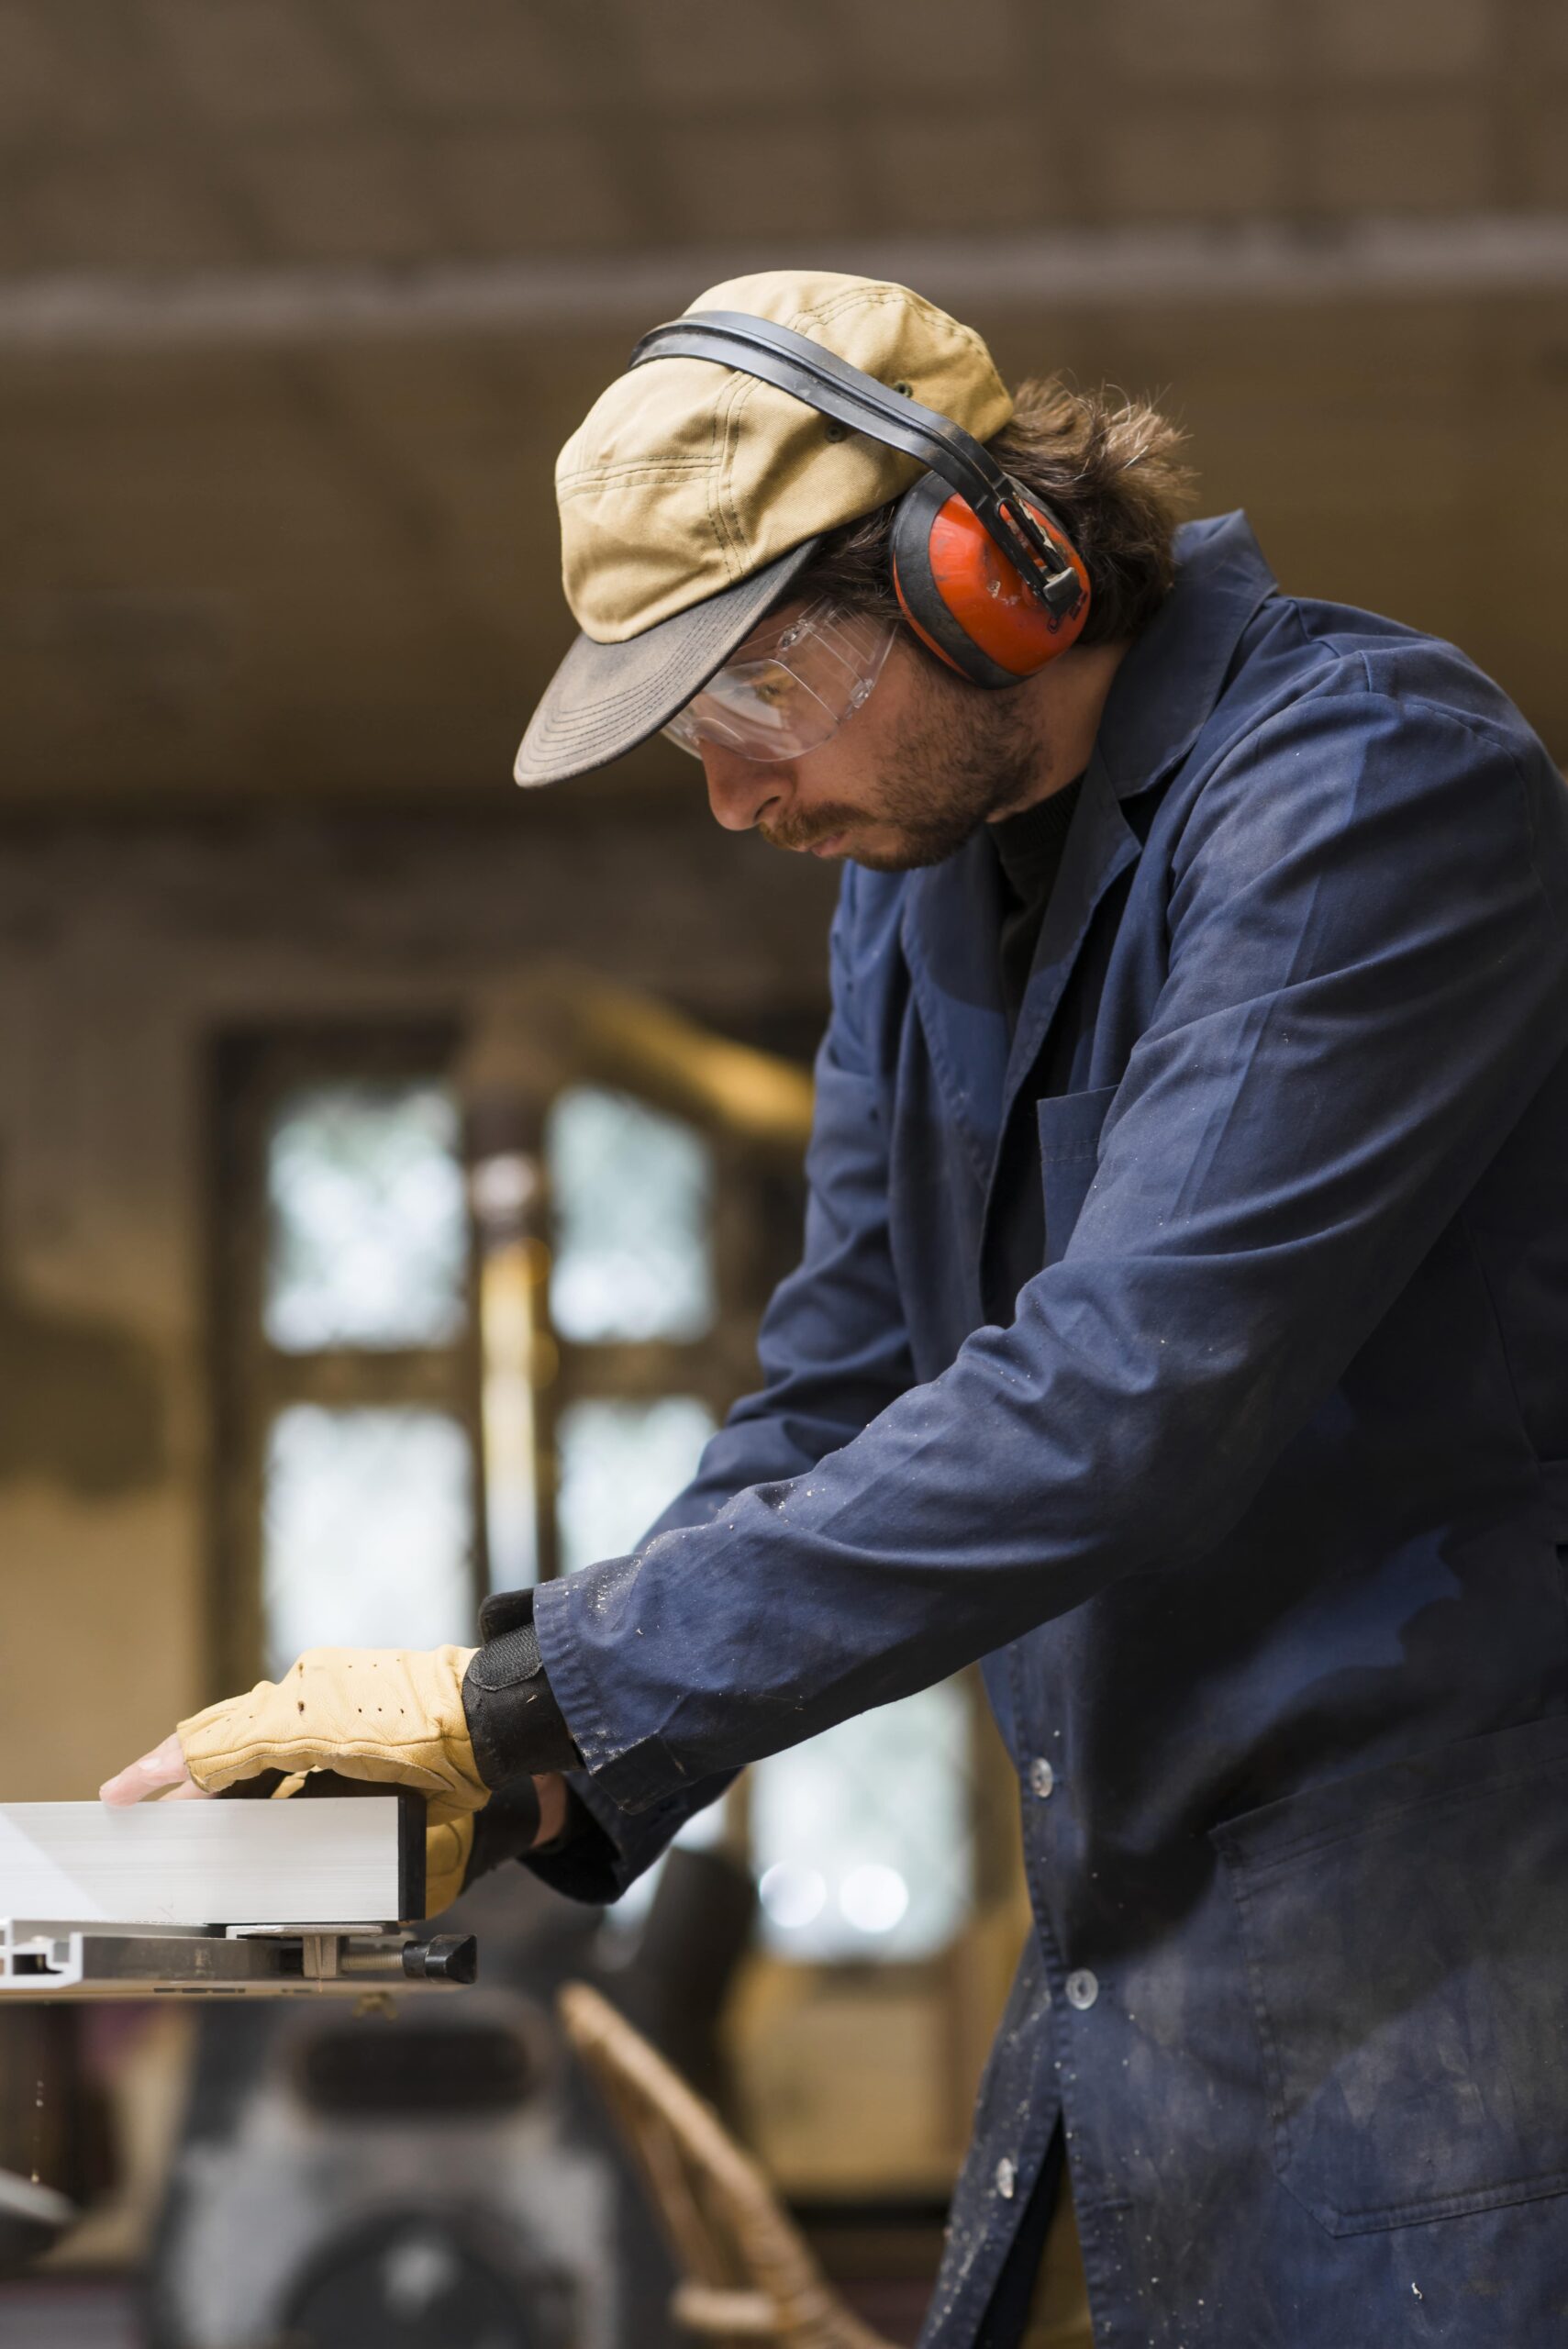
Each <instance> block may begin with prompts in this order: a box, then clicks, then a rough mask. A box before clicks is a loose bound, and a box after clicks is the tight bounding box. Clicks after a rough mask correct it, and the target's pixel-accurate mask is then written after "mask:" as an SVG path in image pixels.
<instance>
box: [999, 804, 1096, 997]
mask: <svg viewBox="0 0 1568 2349" xmlns="http://www.w3.org/2000/svg"><path fill="white" fill-rule="evenodd" d="M1083 780H1084V778H1083V776H1082V775H1079V776H1078V777H1077V778H1076V780H1075V781H1073V782H1072V783H1070V784H1067V785H1065V786H1064V787H1063V788H1062V790H1061V791H1053V792H1052V793H1051V796H1050V798H1049V799H1037V800H1036V802H1035V804H1034V806H1033V807H1024V808H1020V809H1019V811H1018V814H1017V815H1016V816H1005V817H1004V818H1002V820H1001V822H1000V823H996V824H992V825H991V826H990V827H989V828H988V829H989V830H990V834H991V838H992V840H993V841H994V842H995V849H996V861H997V863H999V864H1000V866H1001V868H1002V935H1001V941H1000V953H1001V965H1002V997H1003V1000H1004V1002H1005V1003H1006V1007H1007V1026H1008V1028H1009V1029H1016V1028H1017V1026H1018V1013H1019V1012H1020V1010H1021V1009H1022V1008H1023V1000H1024V990H1025V989H1026V987H1027V986H1028V985H1029V972H1030V970H1031V969H1032V968H1033V966H1034V958H1035V950H1036V948H1037V947H1038V946H1039V944H1040V924H1041V923H1042V922H1043V921H1044V919H1045V908H1046V906H1047V904H1048V903H1049V901H1050V897H1051V890H1052V889H1053V888H1054V887H1055V885H1056V876H1057V874H1058V873H1059V872H1060V871H1061V869H1062V851H1063V849H1064V848H1065V847H1066V845H1067V831H1068V827H1069V826H1070V825H1071V823H1072V821H1073V809H1074V807H1077V805H1078V794H1079V791H1080V789H1081V787H1082V785H1083Z"/></svg>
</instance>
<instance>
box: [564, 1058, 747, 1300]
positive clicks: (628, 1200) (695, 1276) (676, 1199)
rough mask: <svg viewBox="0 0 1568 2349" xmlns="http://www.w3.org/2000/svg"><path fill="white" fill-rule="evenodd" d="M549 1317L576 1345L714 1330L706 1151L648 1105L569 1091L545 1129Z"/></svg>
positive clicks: (621, 1096)
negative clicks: (551, 1259) (551, 1224)
mask: <svg viewBox="0 0 1568 2349" xmlns="http://www.w3.org/2000/svg"><path fill="white" fill-rule="evenodd" d="M545 1146H546V1152H547V1154H548V1157H549V1162H550V1187H551V1191H552V1194H553V1197H554V1199H555V1267H554V1273H553V1275H552V1278H551V1282H550V1312H551V1315H552V1316H553V1319H554V1321H555V1327H556V1330H557V1333H558V1335H559V1336H561V1337H562V1338H563V1339H566V1340H567V1341H570V1342H571V1343H573V1344H575V1345H596V1344H605V1343H616V1342H621V1343H627V1342H629V1343H636V1342H638V1341H646V1340H649V1339H662V1340H663V1341H666V1342H670V1343H674V1344H684V1343H689V1342H690V1341H693V1340H694V1339H697V1338H701V1337H704V1336H706V1333H707V1331H708V1330H710V1329H711V1328H712V1326H713V1320H714V1311H715V1297H714V1268H713V1152H712V1151H711V1149H710V1148H709V1147H708V1145H707V1143H706V1141H705V1140H704V1139H703V1137H702V1135H701V1134H699V1133H697V1132H696V1131H695V1130H694V1129H693V1128H692V1127H690V1126H688V1125H684V1124H683V1123H682V1122H681V1121H680V1119H676V1118H669V1117H664V1116H662V1114H661V1113H660V1112H659V1111H658V1110H656V1109H651V1108H649V1107H648V1105H647V1104H646V1103H645V1102H641V1101H637V1100H634V1099H633V1098H632V1097H631V1096H630V1095H628V1094H625V1093H609V1092H606V1091H604V1090H602V1089H601V1088H600V1087H598V1086H596V1085H574V1086H572V1087H571V1088H569V1089H568V1090H567V1091H565V1092H563V1093H562V1094H560V1095H559V1096H558V1097H557V1098H556V1101H555V1103H554V1105H553V1107H552V1108H551V1110H550V1121H549V1127H548V1130H547V1133H546V1142H545Z"/></svg>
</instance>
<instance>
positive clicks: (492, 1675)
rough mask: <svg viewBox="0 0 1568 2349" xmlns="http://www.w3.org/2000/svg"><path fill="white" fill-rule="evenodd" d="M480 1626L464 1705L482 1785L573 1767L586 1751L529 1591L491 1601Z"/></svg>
mask: <svg viewBox="0 0 1568 2349" xmlns="http://www.w3.org/2000/svg"><path fill="white" fill-rule="evenodd" d="M498 1600H499V1601H500V1602H502V1603H500V1604H498V1603H497V1601H498ZM479 1628H480V1631H482V1632H483V1633H484V1635H485V1637H484V1646H483V1647H482V1648H479V1649H477V1650H476V1651H475V1653H474V1654H473V1659H472V1661H471V1662H470V1664H469V1667H468V1670H467V1672H466V1673H465V1674H464V1675H463V1683H462V1709H463V1712H464V1714H465V1715H466V1716H467V1720H468V1734H469V1738H470V1740H471V1742H472V1743H473V1759H474V1762H475V1764H476V1765H477V1766H478V1770H479V1775H480V1776H481V1777H482V1778H483V1779H484V1783H485V1785H486V1786H487V1787H492V1788H495V1787H509V1786H510V1785H511V1784H512V1783H513V1782H514V1781H515V1780H517V1779H519V1778H528V1777H538V1776H540V1775H541V1774H542V1773H543V1772H545V1771H547V1770H575V1769H576V1768H577V1767H578V1766H579V1765H580V1763H581V1759H582V1757H581V1755H580V1754H579V1753H578V1751H577V1748H576V1747H575V1746H574V1745H573V1742H572V1732H571V1731H570V1730H569V1729H568V1728H567V1726H566V1722H565V1719H564V1717H563V1715H562V1710H561V1708H560V1706H559V1705H558V1704H557V1703H556V1701H555V1698H554V1697H553V1696H552V1695H551V1693H550V1682H549V1680H548V1679H547V1678H546V1676H545V1669H544V1664H543V1662H542V1660H541V1659H540V1656H539V1641H538V1639H537V1637H536V1636H535V1632H534V1626H533V1593H532V1591H529V1590H517V1591H505V1592H500V1593H498V1594H497V1595H496V1598H489V1599H486V1600H485V1602H484V1607H483V1608H482V1609H480V1616H479ZM483 1815H484V1814H483V1813H481V1816H482V1817H483Z"/></svg>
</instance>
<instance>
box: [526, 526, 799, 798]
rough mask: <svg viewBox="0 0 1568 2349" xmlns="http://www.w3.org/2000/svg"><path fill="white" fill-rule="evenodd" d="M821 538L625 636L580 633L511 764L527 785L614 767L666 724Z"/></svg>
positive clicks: (752, 625)
mask: <svg viewBox="0 0 1568 2349" xmlns="http://www.w3.org/2000/svg"><path fill="white" fill-rule="evenodd" d="M816 551H817V540H816V539H807V540H806V542H805V543H804V545H802V546H798V547H791V549H790V551H789V552H788V554H783V555H780V557H779V558H778V561H777V562H770V563H769V564H768V565H767V566H766V568H765V569H763V570H762V571H758V572H754V573H752V575H751V578H750V579H738V580H737V581H736V583H735V584H734V586H733V587H727V588H725V590H724V592H723V594H722V595H718V596H708V598H707V599H706V602H705V603H701V604H694V605H693V606H692V607H691V609H690V611H687V612H675V613H673V615H672V616H671V618H669V619H667V620H661V621H660V622H659V624H658V626H657V627H655V628H651V629H645V630H644V631H643V633H642V635H640V636H629V637H628V638H627V640H626V641H625V643H624V644H596V643H595V640H594V639H593V638H592V637H591V636H580V637H579V638H578V639H577V641H576V643H575V644H574V645H573V648H572V650H571V651H570V652H569V653H568V654H567V656H566V658H565V660H564V661H563V662H562V664H561V666H560V668H559V669H558V670H557V671H556V673H555V674H554V676H553V677H552V678H551V679H550V685H549V686H548V688H547V690H546V692H545V696H544V699H543V700H542V701H541V702H540V703H539V707H538V708H537V709H536V710H535V712H534V714H533V717H532V718H531V720H530V721H529V725H528V732H527V733H526V734H525V735H524V737H523V740H522V747H521V748H520V750H519V751H518V752H517V763H516V765H515V766H514V768H513V770H512V772H513V774H515V775H516V777H517V781H518V782H519V783H520V784H521V785H523V786H524V788H525V789H527V790H531V789H532V788H534V787H535V786H536V785H539V784H541V783H564V782H566V780H567V779H568V777H569V776H571V775H574V774H588V773H589V772H590V771H591V769H593V768H595V767H603V766H607V765H608V764H609V763H610V761H611V760H612V759H618V758H619V757H620V756H621V754H622V752H623V751H633V750H635V749H636V748H637V745H638V744H639V742H646V741H647V740H648V738H649V736H650V735H651V734H657V733H658V731H659V729H660V728H661V727H662V726H665V725H668V723H669V721H670V719H671V718H673V717H674V715H675V712H676V711H677V710H678V709H682V708H684V706H685V704H686V703H687V702H689V701H690V699H691V697H692V696H693V695H694V694H695V692H696V691H697V689H698V687H699V686H701V685H706V683H707V681H708V679H709V678H710V677H711V676H712V675H713V674H714V673H715V671H716V670H718V669H722V668H723V666H724V664H725V662H727V661H728V658H729V656H730V654H731V653H732V652H733V651H734V650H735V648H736V646H737V645H738V644H740V642H741V641H742V640H743V639H744V638H746V637H747V636H748V635H750V633H751V629H753V628H755V626H756V624H757V622H758V621H759V620H760V619H761V618H762V616H763V614H764V613H765V612H767V611H768V610H769V609H770V608H771V607H772V606H773V605H774V604H776V603H777V601H778V599H779V597H780V596H782V595H783V594H784V591H785V589H786V588H787V587H788V586H789V584H790V583H791V581H792V580H793V579H795V576H796V575H797V574H798V573H800V572H802V571H804V570H805V568H806V564H807V563H808V562H810V560H811V558H812V556H813V555H814V554H815V553H816Z"/></svg>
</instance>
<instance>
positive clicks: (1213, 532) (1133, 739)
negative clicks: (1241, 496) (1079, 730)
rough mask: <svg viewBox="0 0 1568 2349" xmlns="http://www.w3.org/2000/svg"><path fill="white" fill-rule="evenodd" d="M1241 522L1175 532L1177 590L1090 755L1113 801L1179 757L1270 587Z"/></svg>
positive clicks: (1113, 693) (1120, 676) (1114, 694)
mask: <svg viewBox="0 0 1568 2349" xmlns="http://www.w3.org/2000/svg"><path fill="white" fill-rule="evenodd" d="M1275 584H1276V583H1275V580H1274V576H1273V572H1271V571H1270V569H1269V566H1268V564H1267V563H1266V562H1264V560H1263V552H1262V548H1261V547H1260V546H1259V544H1258V541H1257V540H1256V539H1255V538H1254V537H1253V535H1252V526H1251V523H1250V522H1249V521H1248V519H1247V517H1246V516H1245V514H1241V513H1236V514H1218V515H1216V516H1215V517H1214V518H1212V519H1211V520H1207V521H1203V522H1188V523H1185V524H1184V526H1183V528H1182V529H1180V530H1178V531H1177V533H1176V584H1175V585H1174V586H1173V589H1172V590H1171V593H1170V595H1169V596H1167V597H1166V598H1165V601H1164V603H1163V604H1162V606H1161V607H1160V609H1159V611H1158V612H1157V613H1156V614H1155V616H1154V618H1153V619H1152V620H1151V622H1150V623H1149V626H1148V627H1147V628H1146V629H1144V631H1143V633H1142V635H1141V636H1140V637H1138V638H1137V639H1136V640H1134V642H1133V644H1132V647H1131V649H1130V651H1129V653H1128V655H1127V658H1126V660H1125V661H1124V662H1122V664H1121V666H1120V668H1119V669H1118V671H1117V673H1116V677H1115V680H1114V682H1113V683H1112V685H1111V689H1110V693H1109V695H1108V696H1107V698H1106V707H1105V713H1104V715H1103V717H1102V718H1101V719H1100V731H1099V738H1098V740H1097V741H1096V743H1095V749H1096V751H1098V752H1099V755H1100V757H1101V758H1102V759H1103V760H1104V762H1105V766H1106V774H1107V776H1108V777H1109V779H1110V783H1111V787H1112V789H1113V790H1114V791H1115V793H1116V795H1117V796H1118V799H1129V798H1131V796H1133V794H1134V793H1135V792H1139V791H1143V790H1146V789H1147V788H1148V786H1149V785H1151V784H1152V783H1157V782H1159V781H1160V780H1161V778H1162V776H1164V775H1166V774H1169V773H1170V771H1171V769H1172V768H1173V766H1175V765H1176V764H1178V763H1179V762H1180V761H1181V760H1182V759H1184V758H1185V756H1186V754H1187V752H1188V751H1190V750H1191V749H1192V746H1193V744H1194V742H1195V740H1197V737H1198V734H1199V732H1200V730H1201V729H1202V728H1203V726H1204V724H1205V722H1206V721H1207V718H1208V717H1209V716H1210V714H1211V712H1212V711H1213V708H1214V705H1215V703H1216V702H1217V701H1218V699H1219V689H1220V687H1221V685H1223V684H1224V683H1225V673H1226V671H1227V670H1228V669H1229V666H1230V663H1231V661H1232V659H1233V658H1234V656H1235V652H1236V647H1237V645H1238V644H1239V643H1240V639H1241V632H1242V630H1243V629H1245V627H1246V625H1247V623H1248V621H1249V620H1250V619H1251V617H1252V615H1253V613H1254V612H1255V611H1256V610H1257V608H1258V607H1259V605H1260V604H1261V603H1262V601H1263V598H1264V597H1265V596H1272V595H1273V592H1274V588H1275Z"/></svg>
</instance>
